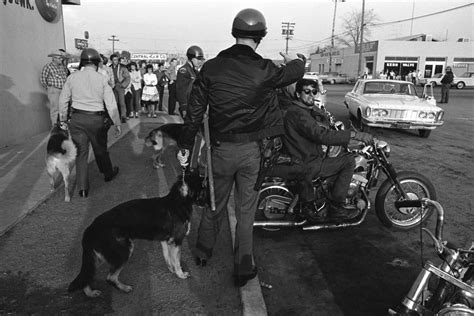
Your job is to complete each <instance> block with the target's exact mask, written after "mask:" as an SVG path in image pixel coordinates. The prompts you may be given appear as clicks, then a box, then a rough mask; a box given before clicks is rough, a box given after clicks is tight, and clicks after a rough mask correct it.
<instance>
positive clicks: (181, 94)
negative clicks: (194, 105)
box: [176, 62, 197, 105]
mask: <svg viewBox="0 0 474 316" xmlns="http://www.w3.org/2000/svg"><path fill="white" fill-rule="evenodd" d="M196 77H197V72H196V71H195V70H194V68H193V66H192V65H191V64H190V62H187V63H186V64H184V65H183V66H182V67H181V68H179V70H178V76H177V78H176V95H177V98H178V102H179V104H180V105H186V104H188V99H189V96H190V95H191V88H192V86H193V82H194V80H196Z"/></svg>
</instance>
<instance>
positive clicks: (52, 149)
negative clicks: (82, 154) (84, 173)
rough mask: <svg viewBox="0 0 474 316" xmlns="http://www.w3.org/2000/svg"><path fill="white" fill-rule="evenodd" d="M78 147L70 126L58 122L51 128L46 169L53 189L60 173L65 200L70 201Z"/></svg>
mask: <svg viewBox="0 0 474 316" xmlns="http://www.w3.org/2000/svg"><path fill="white" fill-rule="evenodd" d="M76 154H77V148H76V145H74V143H73V142H72V139H71V135H70V133H69V130H68V126H67V124H66V123H64V122H61V123H60V122H58V123H57V124H55V125H54V127H53V129H52V130H51V133H50V136H49V140H48V145H47V147H46V169H47V171H48V175H49V182H50V184H51V191H53V190H54V183H55V181H56V176H57V175H58V173H60V174H61V175H62V177H63V181H64V201H66V202H69V201H70V200H71V197H70V195H69V176H70V174H71V168H72V166H73V165H74V162H75V161H76Z"/></svg>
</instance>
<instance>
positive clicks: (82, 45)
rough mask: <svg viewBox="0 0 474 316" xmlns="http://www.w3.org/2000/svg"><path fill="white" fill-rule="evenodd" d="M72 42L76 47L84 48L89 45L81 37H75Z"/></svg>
mask: <svg viewBox="0 0 474 316" xmlns="http://www.w3.org/2000/svg"><path fill="white" fill-rule="evenodd" d="M74 43H75V45H76V48H77V49H84V48H86V47H88V46H89V43H88V41H87V40H86V39H82V38H75V39H74Z"/></svg>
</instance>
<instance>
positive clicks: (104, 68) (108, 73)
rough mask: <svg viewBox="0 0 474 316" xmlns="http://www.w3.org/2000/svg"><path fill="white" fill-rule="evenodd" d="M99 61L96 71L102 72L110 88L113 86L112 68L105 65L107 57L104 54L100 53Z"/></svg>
mask: <svg viewBox="0 0 474 316" xmlns="http://www.w3.org/2000/svg"><path fill="white" fill-rule="evenodd" d="M100 58H101V61H100V63H99V68H98V69H97V72H99V73H101V74H103V75H104V76H105V77H106V78H107V82H108V84H109V86H110V87H111V88H112V87H113V86H114V77H113V75H112V70H111V69H110V67H108V66H107V62H108V59H107V57H105V56H104V55H102V54H100Z"/></svg>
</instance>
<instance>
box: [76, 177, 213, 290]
mask: <svg viewBox="0 0 474 316" xmlns="http://www.w3.org/2000/svg"><path fill="white" fill-rule="evenodd" d="M206 203H207V185H205V183H204V182H203V178H201V177H200V176H199V174H198V173H192V174H186V176H185V178H184V181H183V179H182V177H180V178H179V179H178V181H177V182H176V183H175V184H174V185H173V186H172V188H171V190H170V192H169V193H168V195H166V196H164V197H161V198H151V199H137V200H131V201H128V202H125V203H122V204H120V205H118V206H116V207H114V208H112V209H111V210H109V211H107V212H105V213H103V214H102V215H100V216H98V217H97V218H96V219H95V220H94V222H93V223H92V224H91V225H90V226H89V227H87V229H86V230H85V232H84V235H83V238H82V248H83V253H82V267H81V271H80V272H79V275H78V276H77V277H76V279H75V280H74V281H72V283H71V284H70V285H69V288H68V290H69V291H70V292H72V291H75V290H79V289H82V290H83V291H84V293H85V294H86V295H87V296H89V297H97V296H99V295H100V294H101V292H100V291H98V290H93V289H91V282H92V280H93V278H94V274H95V268H96V261H97V259H99V260H100V261H105V262H107V263H108V264H109V265H110V273H109V274H108V275H107V281H108V282H109V283H111V284H112V285H114V286H115V287H116V288H118V289H119V290H121V291H123V292H126V293H128V292H130V291H131V290H132V287H131V286H129V285H126V284H123V283H121V282H120V281H119V279H118V277H119V274H120V271H121V270H122V268H123V266H124V265H125V263H126V262H127V260H128V259H129V258H130V256H131V254H132V251H133V241H132V240H133V239H146V240H159V241H161V246H162V248H163V256H164V258H165V261H166V265H167V266H168V269H169V270H170V271H171V272H172V273H174V274H176V275H177V276H178V277H179V278H181V279H186V278H187V277H189V273H188V272H184V271H183V270H182V268H181V263H180V258H181V244H182V242H183V239H184V238H185V236H186V235H187V234H188V233H189V230H190V219H191V213H192V209H193V208H192V205H193V204H197V205H199V206H204V205H205V204H206Z"/></svg>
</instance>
